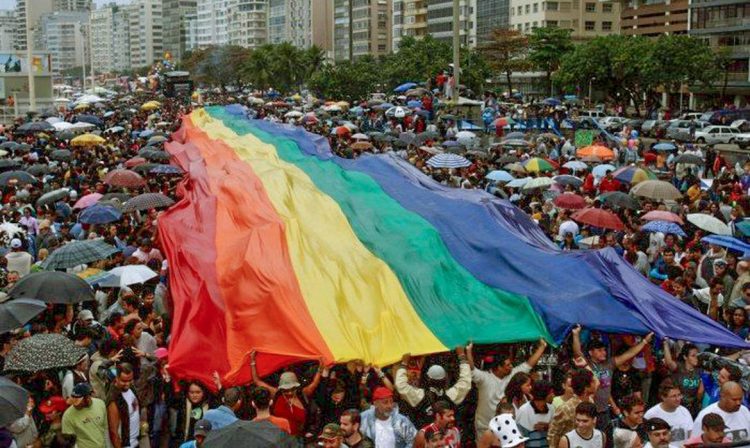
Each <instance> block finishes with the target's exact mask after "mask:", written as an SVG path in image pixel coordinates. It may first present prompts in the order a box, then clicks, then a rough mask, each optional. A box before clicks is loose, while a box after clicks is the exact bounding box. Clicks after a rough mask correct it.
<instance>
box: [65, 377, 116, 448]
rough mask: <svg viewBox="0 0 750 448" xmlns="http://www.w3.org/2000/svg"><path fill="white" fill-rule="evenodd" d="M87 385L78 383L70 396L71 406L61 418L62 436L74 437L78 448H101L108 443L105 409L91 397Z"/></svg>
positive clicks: (104, 406) (99, 401)
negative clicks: (70, 435) (71, 435)
mask: <svg viewBox="0 0 750 448" xmlns="http://www.w3.org/2000/svg"><path fill="white" fill-rule="evenodd" d="M93 392H94V390H93V389H92V388H91V385H90V384H89V383H78V384H76V385H75V387H74V388H73V393H72V394H71V400H70V402H71V406H70V407H69V408H68V409H67V410H66V411H65V413H64V414H63V417H62V432H63V434H73V435H75V436H76V445H77V446H78V448H101V447H103V446H105V445H106V443H108V437H109V436H108V426H107V407H106V405H105V404H104V401H102V400H101V399H99V398H94V397H92V396H91V395H92V394H93Z"/></svg>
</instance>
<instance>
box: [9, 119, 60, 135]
mask: <svg viewBox="0 0 750 448" xmlns="http://www.w3.org/2000/svg"><path fill="white" fill-rule="evenodd" d="M54 130H55V127H54V126H52V125H51V124H49V123H47V122H46V121H33V122H31V123H24V124H22V125H21V126H19V127H18V132H25V133H28V134H33V133H36V132H45V131H54Z"/></svg>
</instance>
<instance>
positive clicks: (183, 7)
mask: <svg viewBox="0 0 750 448" xmlns="http://www.w3.org/2000/svg"><path fill="white" fill-rule="evenodd" d="M197 7H198V2H197V0H162V12H163V14H164V53H165V54H167V55H168V56H169V57H170V58H171V59H172V60H173V61H181V60H182V58H183V56H184V55H185V51H187V49H188V48H189V46H188V45H189V43H188V40H189V38H188V35H189V28H190V23H189V20H190V19H191V18H192V17H193V16H194V15H195V12H196V9H197Z"/></svg>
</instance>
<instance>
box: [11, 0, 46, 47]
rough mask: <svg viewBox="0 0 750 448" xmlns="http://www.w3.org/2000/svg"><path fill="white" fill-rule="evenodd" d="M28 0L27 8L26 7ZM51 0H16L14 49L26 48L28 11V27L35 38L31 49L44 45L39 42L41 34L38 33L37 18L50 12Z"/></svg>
mask: <svg viewBox="0 0 750 448" xmlns="http://www.w3.org/2000/svg"><path fill="white" fill-rule="evenodd" d="M27 1H28V3H29V4H28V6H29V7H28V8H27ZM53 6H54V1H53V0H33V1H32V0H16V29H15V33H14V34H15V38H14V44H13V46H14V47H15V49H16V50H19V51H20V50H26V27H27V17H26V13H27V11H28V14H29V17H28V27H29V28H30V29H31V33H32V34H35V33H36V37H37V38H36V39H34V45H33V46H32V49H34V50H41V49H42V48H44V45H43V44H42V43H41V36H40V34H39V19H40V18H41V17H42V15H43V14H49V13H51V12H52V11H53V10H54V8H53Z"/></svg>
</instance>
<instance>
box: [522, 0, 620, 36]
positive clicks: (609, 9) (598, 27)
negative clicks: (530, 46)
mask: <svg viewBox="0 0 750 448" xmlns="http://www.w3.org/2000/svg"><path fill="white" fill-rule="evenodd" d="M510 26H511V27H513V28H516V29H517V30H519V31H523V32H524V33H531V30H533V29H534V28H537V27H545V26H553V27H559V28H568V29H570V30H572V33H571V37H572V38H573V40H577V41H581V40H585V39H592V38H594V37H596V36H602V35H607V34H618V33H619V32H620V3H619V2H602V1H597V0H556V1H544V0H511V1H510Z"/></svg>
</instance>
